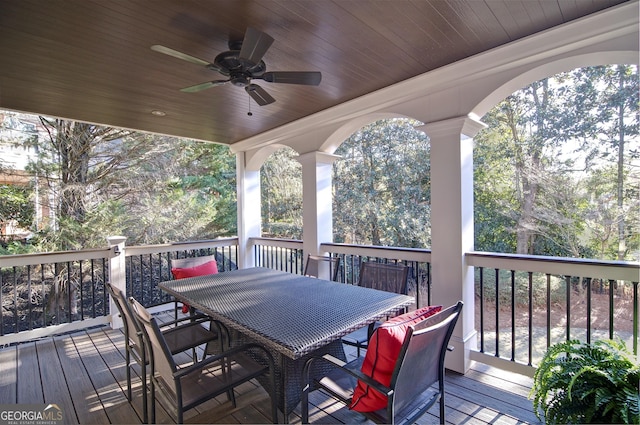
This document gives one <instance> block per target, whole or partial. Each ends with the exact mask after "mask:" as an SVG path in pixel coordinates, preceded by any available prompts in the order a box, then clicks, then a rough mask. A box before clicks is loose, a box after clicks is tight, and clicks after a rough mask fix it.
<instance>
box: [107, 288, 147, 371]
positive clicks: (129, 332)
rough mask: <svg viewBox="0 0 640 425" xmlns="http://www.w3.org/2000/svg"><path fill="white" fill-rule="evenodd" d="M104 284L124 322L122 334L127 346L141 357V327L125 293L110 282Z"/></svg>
mask: <svg viewBox="0 0 640 425" xmlns="http://www.w3.org/2000/svg"><path fill="white" fill-rule="evenodd" d="M105 286H106V287H107V292H108V293H109V295H111V298H112V299H113V301H114V303H115V304H116V307H117V308H118V312H119V313H120V317H121V318H122V323H123V324H124V336H125V338H126V339H127V343H128V345H129V348H130V349H131V350H132V351H134V353H135V354H137V355H138V357H139V358H141V359H142V358H143V357H142V355H143V354H144V353H143V352H142V347H144V341H143V339H142V334H141V329H140V326H139V325H138V322H137V320H136V319H135V317H134V313H133V311H132V310H131V307H130V306H129V303H128V302H127V299H126V298H125V295H124V294H123V293H122V291H121V290H120V289H118V288H116V287H114V286H113V285H112V284H110V283H106V284H105Z"/></svg>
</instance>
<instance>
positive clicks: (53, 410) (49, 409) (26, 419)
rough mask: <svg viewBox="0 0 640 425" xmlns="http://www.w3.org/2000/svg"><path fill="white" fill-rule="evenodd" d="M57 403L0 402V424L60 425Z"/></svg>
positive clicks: (60, 416) (59, 412) (61, 416)
mask: <svg viewBox="0 0 640 425" xmlns="http://www.w3.org/2000/svg"><path fill="white" fill-rule="evenodd" d="M62 420H63V414H62V409H61V408H60V407H59V406H58V405H57V404H0V425H61V424H62V423H63V422H62Z"/></svg>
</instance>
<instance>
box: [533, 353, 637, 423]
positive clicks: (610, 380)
mask: <svg viewBox="0 0 640 425" xmlns="http://www.w3.org/2000/svg"><path fill="white" fill-rule="evenodd" d="M639 381H640V366H639V365H638V363H637V362H636V361H635V360H634V358H633V356H632V354H630V353H629V351H628V349H627V348H626V346H625V345H624V342H622V341H612V340H599V341H596V342H594V343H592V344H586V343H581V342H580V341H578V340H571V341H565V342H562V343H559V344H556V345H553V346H551V347H550V348H549V349H548V351H547V353H546V354H545V356H544V358H543V359H542V361H541V363H540V365H539V366H538V369H537V370H536V372H535V375H534V385H533V388H532V389H531V393H530V397H532V398H533V407H534V409H535V413H536V415H537V416H538V418H540V409H542V413H543V415H544V419H545V421H546V422H547V423H551V424H556V423H625V424H637V423H640V394H639V393H638V388H639V387H638V385H639Z"/></svg>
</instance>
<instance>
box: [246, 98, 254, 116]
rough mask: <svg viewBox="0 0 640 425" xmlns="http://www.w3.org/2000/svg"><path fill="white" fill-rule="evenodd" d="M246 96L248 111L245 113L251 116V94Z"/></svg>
mask: <svg viewBox="0 0 640 425" xmlns="http://www.w3.org/2000/svg"><path fill="white" fill-rule="evenodd" d="M247 98H248V99H249V112H247V115H249V116H250V117H251V116H253V113H252V112H251V96H248V97H247Z"/></svg>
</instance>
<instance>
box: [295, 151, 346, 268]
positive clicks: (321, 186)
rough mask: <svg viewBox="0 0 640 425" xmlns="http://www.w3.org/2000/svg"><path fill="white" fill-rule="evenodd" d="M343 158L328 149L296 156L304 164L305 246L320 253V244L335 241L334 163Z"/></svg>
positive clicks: (303, 216) (303, 245) (314, 253)
mask: <svg viewBox="0 0 640 425" xmlns="http://www.w3.org/2000/svg"><path fill="white" fill-rule="evenodd" d="M338 158H340V157H339V156H337V155H332V154H329V153H326V152H309V153H305V154H302V155H300V156H298V157H297V158H296V159H297V160H298V162H300V164H302V223H303V224H302V240H303V242H302V249H303V251H304V254H305V256H306V255H307V254H311V255H318V254H320V244H321V243H323V242H332V241H333V211H332V206H333V192H332V183H331V181H332V179H331V177H332V172H333V163H334V162H335V161H336V160H337V159H338Z"/></svg>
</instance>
